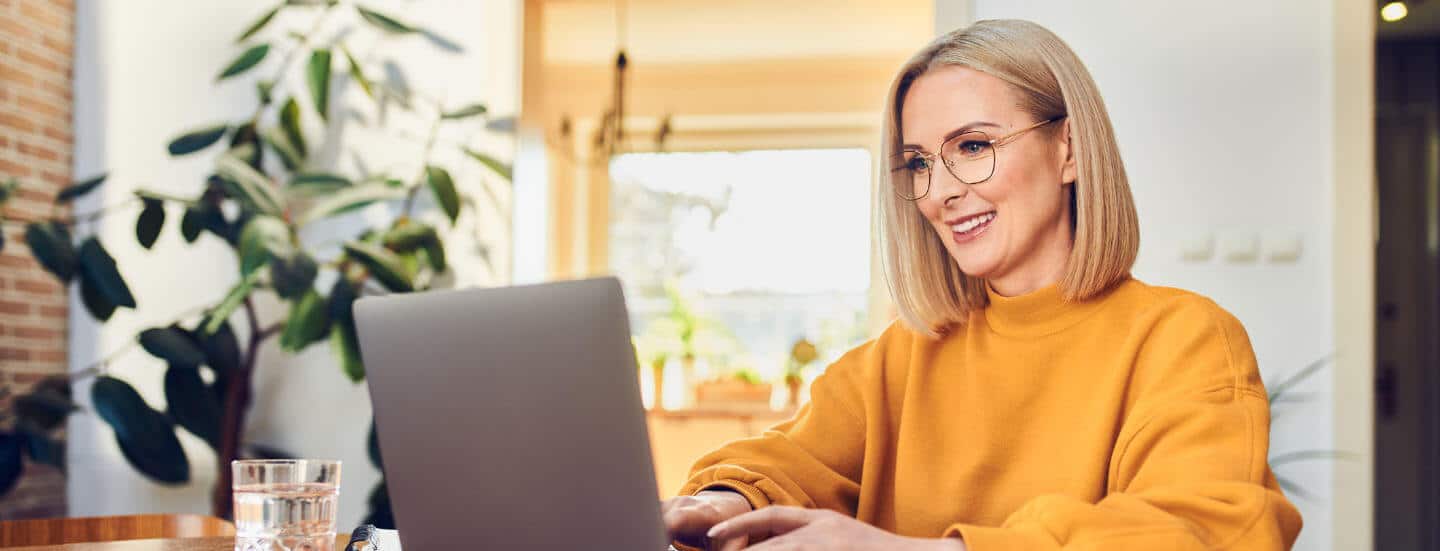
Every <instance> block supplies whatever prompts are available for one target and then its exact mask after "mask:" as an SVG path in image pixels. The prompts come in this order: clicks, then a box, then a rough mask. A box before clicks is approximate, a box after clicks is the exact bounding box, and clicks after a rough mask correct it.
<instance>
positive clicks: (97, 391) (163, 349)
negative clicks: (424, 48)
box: [0, 0, 510, 518]
mask: <svg viewBox="0 0 1440 551" xmlns="http://www.w3.org/2000/svg"><path fill="white" fill-rule="evenodd" d="M282 15H283V16H282ZM294 18H300V19H301V20H304V21H308V23H309V25H304V26H302V27H304V28H295V29H285V28H282V27H283V25H282V22H285V21H290V20H292V19H294ZM346 22H350V23H353V24H350V25H348V26H347V25H344V24H345V23H346ZM334 23H340V24H341V25H340V26H338V27H337V25H334ZM337 29H338V30H337ZM365 33H370V34H372V35H374V34H378V35H380V36H382V37H385V38H387V39H388V38H396V39H405V38H411V39H417V38H418V39H426V40H428V41H430V42H432V43H434V44H436V45H437V46H439V47H441V48H444V49H447V50H451V51H454V49H455V48H457V46H456V45H455V44H454V43H452V42H449V41H448V40H446V39H444V38H443V37H440V36H439V35H436V34H435V33H433V32H429V31H427V30H426V29H424V28H421V27H419V26H417V25H414V24H411V23H407V22H405V21H403V20H401V19H399V18H396V17H394V16H391V15H388V14H385V13H381V12H379V11H376V10H373V9H370V8H368V7H366V6H364V5H361V4H356V3H353V2H348V1H337V0H331V1H324V2H321V1H300V0H290V1H286V2H280V3H278V4H277V5H274V6H273V7H271V8H270V9H268V10H267V11H265V13H263V14H262V15H261V16H260V17H259V18H258V19H256V20H255V21H254V22H253V23H251V24H250V25H249V26H247V28H246V29H245V31H244V32H243V33H242V34H241V35H240V36H239V37H238V39H237V45H238V50H239V52H240V53H239V55H238V56H236V57H235V58H233V60H231V61H229V62H228V63H227V64H225V65H224V66H223V67H222V69H221V70H220V71H219V72H218V76H217V77H216V80H217V81H232V80H235V79H238V78H240V77H242V76H249V75H253V74H255V73H257V72H258V71H259V69H258V68H259V67H264V66H265V65H264V64H263V62H264V61H265V60H267V59H275V58H277V57H282V56H283V60H282V61H281V62H280V63H279V64H278V66H277V69H276V70H275V72H274V73H273V74H271V75H269V76H268V77H266V78H260V79H258V80H257V81H256V82H255V88H254V90H255V97H256V106H255V109H254V111H253V113H252V114H251V115H250V116H248V117H245V118H243V119H240V120H231V121H215V122H210V123H207V124H203V125H200V126H199V127H198V128H196V129H195V130H192V131H188V132H184V133H183V134H182V135H180V136H178V137H176V138H175V139H174V140H172V141H171V142H170V143H169V144H168V151H169V153H170V154H171V155H172V156H176V157H181V156H200V155H214V156H215V159H216V161H215V164H214V172H213V174H211V175H210V176H209V177H208V178H206V179H205V180H204V181H201V182H196V184H195V186H194V188H193V189H192V190H190V192H189V193H184V194H168V193H159V192H155V191H151V190H143V189H142V190H140V191H137V192H136V194H135V197H133V198H131V199H130V200H129V201H127V202H126V203H125V204H123V205H111V206H108V207H105V208H103V209H100V210H98V211H95V212H92V213H85V214H76V215H69V214H67V213H66V212H65V211H66V208H65V206H66V205H67V204H68V203H70V202H73V201H74V200H76V199H77V198H80V197H83V196H85V195H87V194H89V193H92V192H94V191H95V190H96V189H99V188H101V186H103V185H104V184H105V182H106V177H105V176H104V175H101V176H97V177H94V178H91V179H88V180H85V181H83V182H79V183H76V184H75V185H73V186H71V187H68V188H66V189H64V190H62V191H60V193H59V194H58V195H57V196H56V197H55V204H56V209H55V210H54V212H52V213H51V215H50V216H46V217H43V218H39V219H22V218H18V217H16V218H12V219H9V220H3V223H5V224H7V225H11V224H13V225H15V226H14V229H16V230H20V229H21V228H23V234H24V241H25V242H26V244H27V245H28V246H29V249H30V251H31V252H32V254H33V255H34V257H35V259H36V260H37V261H38V263H39V264H40V265H41V266H43V267H44V268H45V269H46V270H47V271H49V272H50V273H52V274H54V275H55V276H56V277H57V279H59V280H60V281H61V282H62V283H64V284H66V285H69V284H74V285H75V286H76V287H77V289H78V292H79V296H80V297H81V299H82V303H83V305H84V306H85V308H86V310H87V311H88V312H89V313H90V315H92V316H93V317H94V318H95V319H97V320H99V321H101V322H102V323H103V322H107V321H109V320H110V319H111V317H112V316H113V314H114V313H115V312H116V310H117V309H119V308H132V309H133V308H136V307H137V306H138V304H137V300H136V298H137V297H135V296H134V295H133V294H132V293H131V291H130V287H129V285H128V284H127V283H126V279H125V277H124V276H123V275H122V274H123V272H125V271H126V270H124V269H123V268H125V266H121V265H118V264H117V262H116V260H115V258H114V257H112V256H111V255H110V254H109V252H108V251H107V250H106V247H105V246H104V245H103V244H102V242H101V241H102V240H101V236H99V235H97V234H95V232H94V225H93V224H90V225H89V227H88V231H86V230H87V228H86V227H85V225H84V223H86V222H94V221H95V220H97V219H99V218H101V217H104V216H117V215H119V214H120V213H121V212H126V211H125V210H124V209H125V208H130V207H135V206H139V207H140V212H139V214H138V216H137V218H136V220H135V238H136V239H137V240H138V242H139V244H140V245H141V246H142V247H144V248H146V249H149V248H151V247H152V246H154V245H155V244H156V241H157V239H158V237H159V235H160V234H161V232H162V231H165V226H166V225H167V224H166V222H167V218H169V217H170V216H171V213H176V212H181V211H183V216H181V218H180V220H179V221H178V224H176V223H174V222H172V223H170V224H169V225H170V226H171V227H174V228H176V230H178V231H179V232H180V234H181V236H182V237H183V238H184V241H185V242H186V243H195V242H196V241H197V240H201V239H205V240H216V241H218V242H219V243H223V244H225V245H226V246H227V247H229V248H230V249H231V250H232V251H233V252H234V253H235V255H236V257H237V260H238V262H237V263H238V267H239V273H238V274H236V276H237V280H238V282H237V283H236V284H235V285H234V286H233V287H232V288H231V289H230V291H229V292H228V293H227V294H226V295H225V296H224V297H223V298H222V299H221V300H219V301H217V302H213V303H205V304H199V305H197V307H196V308H194V309H192V310H191V311H189V312H186V313H183V314H181V315H179V316H177V317H176V319H174V320H173V322H171V323H168V324H162V325H160V326H156V327H151V328H148V329H145V330H144V331H141V332H140V333H139V334H138V335H137V336H136V338H135V339H134V340H133V341H132V342H131V343H130V345H129V346H126V347H124V348H122V349H120V350H116V351H113V352H112V353H110V354H108V355H107V356H106V357H105V358H104V359H103V360H101V361H100V362H97V363H96V364H94V365H92V366H89V367H88V368H86V369H83V370H81V371H78V372H76V373H72V374H71V375H70V376H69V377H52V378H50V379H46V380H44V381H42V382H41V383H39V384H37V385H35V387H34V389H32V390H31V391H29V392H27V393H25V394H23V395H21V396H16V397H15V398H14V399H13V400H12V401H11V404H13V407H11V408H9V409H8V410H6V411H3V412H0V423H4V425H0V426H3V427H4V428H3V430H0V493H3V492H4V491H8V490H9V488H10V487H11V486H12V485H13V483H14V481H15V479H16V476H18V473H19V471H20V465H21V462H22V457H29V458H30V460H32V461H37V462H45V463H52V464H59V463H60V462H61V458H63V456H64V453H63V450H62V449H61V447H60V443H59V442H58V440H56V439H55V438H54V434H55V433H56V432H57V431H58V430H59V428H60V426H61V425H63V422H64V420H65V418H66V416H68V415H69V414H70V413H72V412H74V411H76V409H77V406H76V405H75V403H74V401H73V400H71V396H70V389H71V384H72V383H73V382H75V381H76V380H79V379H87V378H88V379H92V380H93V385H92V386H91V393H90V397H91V400H92V402H93V404H94V412H95V413H96V414H97V415H99V417H100V418H101V419H103V420H104V421H105V422H106V423H107V424H108V425H109V426H110V427H112V428H113V429H114V435H115V439H116V443H117V445H118V446H119V448H120V450H121V452H122V455H123V456H124V457H125V459H126V460H127V461H128V462H129V463H130V464H131V465H132V466H133V467H134V468H135V469H136V470H137V471H139V472H140V473H141V474H143V475H144V476H146V477H147V478H149V479H151V480H154V481H156V482H159V483H162V484H183V483H186V482H187V481H189V480H190V473H191V464H190V461H189V460H188V459H187V458H186V456H185V453H184V450H183V449H182V448H181V446H180V444H179V440H178V438H177V436H176V432H177V431H178V430H184V431H187V432H190V433H192V434H194V435H195V436H197V437H199V438H200V439H201V440H203V441H204V442H205V443H206V444H208V445H209V446H210V447H211V448H213V449H214V450H215V452H216V456H217V462H216V464H215V465H214V466H213V468H215V469H216V473H217V475H218V476H217V481H216V484H215V487H214V488H213V492H212V499H211V509H212V511H213V512H214V513H215V514H216V515H218V516H222V517H225V516H229V512H230V507H231V497H230V469H229V463H230V461H231V460H233V459H236V458H240V457H246V456H266V455H274V454H275V453H276V450H268V449H265V448H264V447H262V446H255V445H253V444H255V443H253V442H245V441H243V440H242V436H243V435H244V430H243V429H244V427H245V424H246V418H247V414H248V411H249V410H248V406H249V405H250V403H251V402H252V399H253V398H254V396H252V392H253V388H252V384H251V382H252V377H253V376H254V374H255V373H256V371H257V369H260V368H262V366H260V365H257V361H256V360H257V358H258V353H259V351H260V349H261V346H262V345H263V344H265V343H266V342H269V341H271V340H272V339H275V340H278V344H279V346H280V348H281V350H283V351H285V352H290V353H295V352H299V351H301V350H304V349H306V348H307V347H309V346H312V345H314V344H316V343H319V342H322V341H328V342H329V343H330V346H331V347H333V349H334V351H335V357H336V358H337V359H338V362H339V364H340V367H341V369H342V370H343V371H344V373H345V375H347V376H348V377H349V378H350V379H351V380H354V381H359V380H361V379H363V377H364V366H363V364H362V362H361V360H360V356H359V352H358V349H357V345H356V335H355V328H354V322H353V320H352V319H351V314H350V305H351V303H353V302H354V300H356V298H357V297H359V296H362V295H366V294H380V293H403V292H415V291H423V290H426V289H428V288H431V287H433V286H435V285H436V284H437V281H439V280H441V279H443V278H444V277H446V276H447V275H448V274H449V273H450V272H451V271H452V270H451V267H450V262H448V261H447V249H446V233H447V231H450V230H451V229H452V227H453V226H454V225H455V224H456V223H457V221H458V220H460V216H461V213H462V212H463V211H464V210H465V209H467V207H468V206H469V205H474V204H477V202H478V201H479V200H480V199H477V197H474V196H472V194H469V193H466V192H465V190H466V188H467V186H465V185H457V182H456V181H455V179H454V178H452V176H451V169H452V168H453V166H451V167H447V166H446V165H445V163H442V162H440V161H439V160H437V159H438V157H439V155H438V150H439V149H440V148H446V147H455V148H458V149H459V151H460V152H461V153H462V154H463V156H464V157H466V158H468V159H470V160H471V161H473V162H477V163H479V164H480V165H483V166H484V167H486V170H488V171H490V172H491V173H493V175H494V176H495V177H497V178H500V179H502V180H504V181H507V182H508V180H509V178H510V168H509V167H508V166H507V165H506V164H504V163H502V162H500V161H498V160H497V159H496V158H495V157H493V156H491V155H489V154H486V153H483V152H481V151H478V150H476V149H475V148H472V147H469V146H468V145H466V144H449V143H442V142H441V141H439V140H437V136H438V135H439V133H440V131H441V129H442V128H453V127H455V126H459V125H471V126H476V127H477V128H478V127H479V124H480V121H484V120H486V108H485V106H484V105H481V104H476V103H472V104H445V103H443V102H439V101H436V100H434V99H431V98H427V97H426V96H425V95H423V94H420V93H417V92H413V91H411V90H409V89H408V88H407V87H403V86H398V85H396V84H395V83H394V79H392V80H391V82H389V83H386V82H379V81H376V80H372V79H370V78H369V77H368V75H369V74H370V73H372V72H373V71H372V70H371V69H372V67H369V66H367V63H366V62H364V61H362V60H364V59H365V58H364V57H363V56H358V57H357V56H356V55H355V52H353V51H352V50H351V48H350V47H349V43H350V40H352V39H353V38H354V37H355V36H357V35H360V34H365ZM270 65H275V64H270ZM386 68H387V70H389V71H398V70H401V65H400V64H398V63H387V66H386ZM337 69H338V70H337ZM332 84H342V85H343V84H349V85H354V86H355V87H357V88H358V89H359V90H361V91H363V92H364V97H365V98H366V99H365V100H364V101H374V102H376V103H377V104H380V105H393V106H396V108H401V109H405V110H407V111H409V112H410V113H412V114H413V116H414V117H416V118H424V119H426V120H428V122H429V125H428V128H429V133H428V136H426V137H424V138H423V139H422V141H423V143H424V146H423V149H422V150H421V153H420V155H419V158H418V159H416V161H417V162H416V163H415V164H416V168H415V169H414V170H413V171H406V172H405V173H391V172H386V171H380V172H365V171H361V173H359V174H342V173H340V172H339V171H337V170H334V169H333V167H331V166H329V165H327V164H326V163H325V162H324V161H322V160H321V159H320V158H319V157H320V154H319V152H320V151H322V150H324V149H325V146H327V145H333V143H332V142H331V141H330V140H333V139H335V136H336V135H338V134H339V129H340V128H342V127H341V126H340V124H339V121H340V120H341V119H343V118H345V117H348V116H349V112H348V111H347V110H346V109H345V108H346V107H347V106H346V105H341V104H339V103H338V102H336V101H332V100H335V99H340V96H338V94H337V89H336V88H334V87H332ZM382 124H383V122H382ZM157 145H158V144H157ZM217 150H218V151H217ZM460 183H461V184H466V183H470V182H460ZM20 185H22V184H21V183H19V182H16V181H14V180H8V181H6V182H5V183H4V184H0V203H3V202H4V201H6V200H8V198H9V197H10V196H11V195H12V194H13V192H14V190H15V189H16V188H17V187H18V186H20ZM376 204H379V205H384V206H385V208H386V209H387V211H390V212H387V216H386V217H384V219H381V220H376V219H373V218H367V219H366V220H364V221H363V222H364V224H363V227H360V228H359V229H358V230H354V231H353V233H351V230H349V229H347V228H353V227H354V226H355V224H353V222H355V221H356V220H355V217H354V216H346V214H347V213H350V212H352V211H355V210H357V209H361V208H365V207H368V206H370V205H376ZM430 204H433V205H434V207H433V208H432V207H428V206H427V205H430ZM0 212H3V211H0ZM436 213H439V214H438V215H435V214H436ZM432 215H435V216H432ZM340 222H347V223H346V224H342V223H340ZM317 228H320V229H325V230H327V231H328V232H330V233H339V232H342V231H344V232H346V234H347V235H348V236H349V237H348V238H347V239H344V240H343V242H341V243H334V244H331V243H310V242H307V241H306V240H305V239H302V237H303V235H305V234H307V233H310V232H313V231H314V230H315V229H317ZM176 230H171V231H176ZM16 233H18V231H17V232H16ZM109 238H110V237H108V236H107V237H106V239H109ZM264 295H273V296H274V297H275V298H276V299H277V300H278V302H279V303H281V304H283V305H284V308H283V309H284V311H283V312H279V313H278V314H276V315H273V316H271V315H267V314H266V313H265V312H264V311H263V308H261V307H259V306H257V300H256V299H257V298H259V297H261V296H264ZM267 298H268V297H267ZM137 349H143V350H144V351H146V352H148V353H149V354H151V355H153V356H155V357H157V358H160V359H161V360H164V361H165V362H166V363H167V364H168V368H167V369H166V370H165V371H164V375H163V388H164V392H165V397H166V402H167V407H166V408H165V409H164V411H161V410H159V409H157V408H155V407H153V406H151V405H150V404H149V403H147V402H146V401H145V400H144V399H143V398H142V397H141V396H140V394H139V393H138V392H137V391H136V390H135V389H134V388H133V387H132V386H131V385H130V383H128V382H126V381H125V380H122V379H121V378H118V377H114V376H112V373H111V372H110V367H111V363H112V362H113V361H114V360H115V359H116V358H118V357H119V356H120V355H122V354H126V353H128V352H130V351H132V350H137ZM0 392H3V391H0ZM374 444H375V442H374V438H373V429H372V436H371V441H370V451H371V458H372V460H374V461H375V462H376V463H377V465H378V462H379V457H378V450H377V448H376V447H375V445H374ZM373 495H374V498H373V499H372V505H375V506H377V512H376V514H381V515H383V514H384V513H383V511H379V510H378V509H379V507H380V506H383V504H384V502H385V501H386V500H385V499H384V488H383V482H382V486H380V487H378V488H377V489H376V491H375V492H374V494H373ZM372 518H373V515H372Z"/></svg>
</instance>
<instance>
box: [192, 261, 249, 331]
mask: <svg viewBox="0 0 1440 551" xmlns="http://www.w3.org/2000/svg"><path fill="white" fill-rule="evenodd" d="M258 278H259V272H255V273H251V274H250V275H247V276H245V277H244V278H242V279H241V280H240V282H239V283H236V284H235V286H234V287H231V288H230V292H229V293H226V295H225V299H224V300H221V301H220V304H218V305H216V306H215V309H214V310H211V311H210V313H209V314H208V315H206V316H205V324H204V325H201V326H200V329H201V331H200V332H201V333H202V334H203V335H214V334H215V331H217V330H219V329H220V326H221V325H222V324H224V323H225V322H226V320H229V319H230V315H231V314H234V313H235V309H236V308H239V307H240V303H242V302H244V301H245V297H248V296H250V291H251V290H252V289H254V288H255V281H256V280H257V279H258Z"/></svg>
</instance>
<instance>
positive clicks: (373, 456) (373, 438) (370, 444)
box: [365, 419, 385, 473]
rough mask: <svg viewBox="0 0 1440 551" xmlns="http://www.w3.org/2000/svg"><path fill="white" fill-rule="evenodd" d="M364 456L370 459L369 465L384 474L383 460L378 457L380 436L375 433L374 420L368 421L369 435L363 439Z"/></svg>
mask: <svg viewBox="0 0 1440 551" xmlns="http://www.w3.org/2000/svg"><path fill="white" fill-rule="evenodd" d="M365 455H367V456H369V457H370V464H371V465H374V466H375V468H376V469H380V472H382V473H383V472H385V460H384V459H382V458H381V457H380V436H379V435H378V434H376V432H375V420H374V419H371V420H370V434H369V435H368V436H366V437H365Z"/></svg>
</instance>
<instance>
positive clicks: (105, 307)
mask: <svg viewBox="0 0 1440 551" xmlns="http://www.w3.org/2000/svg"><path fill="white" fill-rule="evenodd" d="M80 301H81V302H83V303H84V304H85V309H86V310H88V311H89V312H90V315H91V316H94V317H95V319H97V320H100V321H110V316H112V315H114V314H115V308H116V306H115V303H114V302H111V301H110V299H109V298H107V297H106V296H105V295H104V294H103V293H102V292H101V291H100V288H99V287H96V286H95V285H92V284H89V283H86V282H85V280H84V279H83V278H82V279H81V280H80Z"/></svg>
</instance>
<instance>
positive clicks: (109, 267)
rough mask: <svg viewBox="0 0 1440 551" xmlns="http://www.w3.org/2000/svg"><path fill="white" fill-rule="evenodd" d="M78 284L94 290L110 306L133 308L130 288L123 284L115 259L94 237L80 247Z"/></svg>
mask: <svg viewBox="0 0 1440 551" xmlns="http://www.w3.org/2000/svg"><path fill="white" fill-rule="evenodd" d="M80 283H81V285H84V286H89V287H92V288H94V289H95V290H96V291H97V292H99V293H100V295H101V296H103V297H105V300H107V301H109V302H110V303H111V304H114V305H116V306H123V307H125V308H134V307H135V295H132V294H130V286H128V285H126V284H125V278H122V277H120V271H119V270H117V269H116V268H115V259H114V258H112V257H111V256H110V253H108V252H106V251H105V246H104V245H101V244H100V241H98V240H96V239H95V238H94V237H91V238H89V239H86V240H85V242H84V243H82V244H81V245H80Z"/></svg>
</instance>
